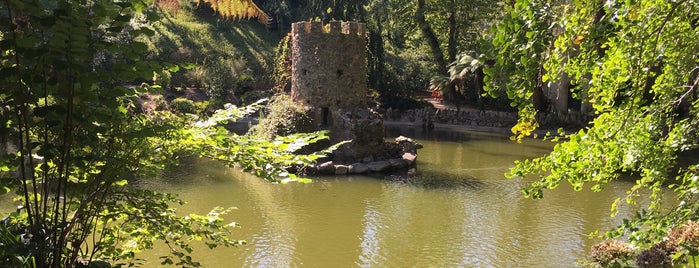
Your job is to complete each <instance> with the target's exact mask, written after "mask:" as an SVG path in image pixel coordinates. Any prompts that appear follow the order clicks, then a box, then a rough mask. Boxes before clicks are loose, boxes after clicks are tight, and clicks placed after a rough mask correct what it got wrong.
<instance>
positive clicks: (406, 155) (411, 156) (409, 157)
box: [403, 153, 417, 165]
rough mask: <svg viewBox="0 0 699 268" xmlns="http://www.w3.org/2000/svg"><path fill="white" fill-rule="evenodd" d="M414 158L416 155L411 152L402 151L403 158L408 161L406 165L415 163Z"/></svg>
mask: <svg viewBox="0 0 699 268" xmlns="http://www.w3.org/2000/svg"><path fill="white" fill-rule="evenodd" d="M415 159H417V155H415V154H412V153H404V154H403V160H405V162H407V163H408V165H412V164H414V163H415Z"/></svg>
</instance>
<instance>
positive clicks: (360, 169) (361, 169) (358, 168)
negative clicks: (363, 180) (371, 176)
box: [348, 163, 369, 174]
mask: <svg viewBox="0 0 699 268" xmlns="http://www.w3.org/2000/svg"><path fill="white" fill-rule="evenodd" d="M368 171H369V166H367V165H366V164H363V163H354V164H352V165H350V166H349V170H348V172H349V173H350V174H363V173H367V172H368Z"/></svg>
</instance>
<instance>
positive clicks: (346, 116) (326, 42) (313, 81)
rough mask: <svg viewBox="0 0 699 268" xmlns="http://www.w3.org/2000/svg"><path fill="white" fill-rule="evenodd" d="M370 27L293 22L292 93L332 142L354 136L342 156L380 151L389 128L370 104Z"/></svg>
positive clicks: (339, 154)
mask: <svg viewBox="0 0 699 268" xmlns="http://www.w3.org/2000/svg"><path fill="white" fill-rule="evenodd" d="M367 93H368V88H367V66H366V30H365V25H364V24H363V23H356V22H339V21H333V22H330V24H328V25H323V24H322V23H320V22H297V23H294V24H292V27H291V97H292V99H293V100H294V101H296V102H297V103H299V104H300V105H303V106H304V107H306V108H307V109H308V111H309V114H310V116H311V118H312V119H313V124H314V128H315V129H316V130H320V129H327V130H330V138H331V142H339V141H343V140H352V142H351V143H350V144H348V145H345V146H342V147H341V148H340V150H338V151H336V152H335V155H334V157H335V158H336V159H337V160H339V161H352V160H356V159H361V158H363V157H367V156H374V155H377V154H380V153H381V152H380V151H381V150H383V143H384V142H383V138H384V128H383V119H382V118H381V116H380V115H378V114H377V113H375V112H374V111H372V110H370V109H369V108H368V106H367Z"/></svg>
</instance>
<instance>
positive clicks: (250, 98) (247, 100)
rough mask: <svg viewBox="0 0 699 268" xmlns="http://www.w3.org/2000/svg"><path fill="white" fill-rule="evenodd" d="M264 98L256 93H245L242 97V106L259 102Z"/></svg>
mask: <svg viewBox="0 0 699 268" xmlns="http://www.w3.org/2000/svg"><path fill="white" fill-rule="evenodd" d="M261 98H262V97H261V96H260V94H259V93H257V92H255V91H248V92H245V93H244V94H243V95H242V96H240V105H248V104H251V103H253V102H256V101H258V100H259V99H261Z"/></svg>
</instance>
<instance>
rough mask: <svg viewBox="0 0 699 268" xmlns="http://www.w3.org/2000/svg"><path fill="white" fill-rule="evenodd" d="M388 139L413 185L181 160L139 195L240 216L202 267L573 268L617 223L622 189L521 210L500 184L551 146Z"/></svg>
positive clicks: (432, 136) (526, 203) (517, 197)
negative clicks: (281, 178) (413, 162)
mask: <svg viewBox="0 0 699 268" xmlns="http://www.w3.org/2000/svg"><path fill="white" fill-rule="evenodd" d="M386 133H387V136H388V137H397V136H399V135H405V136H409V137H412V138H414V139H415V140H417V141H418V142H419V143H421V144H423V145H424V148H423V149H421V150H420V151H419V152H418V166H417V170H418V173H417V174H416V175H415V176H414V177H412V178H411V180H413V181H416V183H401V182H393V181H391V180H389V179H386V175H377V176H338V177H322V178H315V179H314V181H313V182H312V183H308V184H286V185H279V184H271V183H267V182H265V181H263V180H261V179H258V178H255V177H252V176H250V175H247V174H244V173H241V172H239V171H237V170H235V169H231V168H226V167H224V166H222V165H221V164H220V163H217V162H214V161H211V160H206V159H188V160H187V161H185V162H184V163H182V165H181V166H180V167H178V168H176V169H174V170H170V171H167V172H165V173H164V174H163V175H162V176H161V177H160V178H157V179H149V180H143V181H141V183H140V185H141V187H147V188H149V189H153V190H157V191H164V192H172V193H176V194H178V195H179V197H181V198H182V199H184V200H187V201H188V202H189V203H188V204H187V205H185V206H184V207H179V208H178V211H180V212H181V213H183V214H185V213H200V214H205V213H206V212H208V211H209V210H210V209H211V208H212V207H214V206H223V207H229V206H235V207H237V208H238V209H237V210H235V211H234V212H233V213H232V214H230V215H227V216H226V220H227V221H235V222H238V223H239V224H240V225H241V228H236V229H234V233H233V237H234V238H235V239H241V240H246V241H247V243H248V244H247V245H244V246H240V247H236V248H217V249H214V250H209V249H208V248H206V247H205V246H204V245H197V246H195V250H196V251H195V252H194V255H193V256H194V258H195V259H196V260H198V261H200V262H201V263H202V264H203V265H204V267H575V266H580V265H579V264H578V260H581V259H582V258H584V257H585V256H586V255H587V253H588V251H589V248H590V246H591V245H592V244H594V243H595V242H597V241H594V240H590V239H588V234H589V233H591V232H593V231H594V230H597V229H603V230H604V229H607V228H610V227H612V226H614V225H615V224H616V223H618V222H619V221H620V220H619V219H612V218H609V213H610V211H609V205H610V204H611V202H612V201H613V200H614V198H615V197H616V196H620V195H622V194H623V193H624V191H625V190H624V189H625V188H627V187H628V186H629V185H627V184H626V183H624V182H616V183H612V184H611V185H609V186H608V187H607V188H605V191H603V192H601V193H593V192H591V191H582V192H574V191H573V190H572V188H571V187H569V186H567V185H566V186H561V187H559V188H557V189H555V190H552V191H549V192H546V193H545V197H544V199H542V200H528V199H524V198H523V197H522V195H521V192H520V190H521V189H522V188H523V187H524V186H525V185H526V183H527V181H526V179H511V180H510V179H506V178H504V176H503V174H504V173H505V172H506V171H507V169H508V167H510V166H512V163H513V161H514V160H517V159H525V158H528V157H536V156H541V155H543V154H545V153H547V152H548V151H550V149H551V147H552V144H550V143H549V142H543V141H525V142H524V143H522V144H517V143H515V142H512V141H510V140H509V139H508V137H507V136H499V135H493V134H484V133H476V132H463V131H462V132H459V131H455V130H445V131H439V130H433V131H430V132H424V131H423V130H421V129H419V128H409V127H388V128H387V130H386ZM389 139H392V138H387V140H389ZM3 203H5V201H3ZM3 206H4V205H3ZM621 214H624V211H622V213H621ZM166 252H167V250H166V248H165V247H164V246H161V247H158V248H156V249H154V250H150V251H147V252H142V253H140V255H138V257H140V258H143V259H146V261H145V263H143V264H144V267H155V266H159V260H158V256H160V255H162V254H164V253H166Z"/></svg>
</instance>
